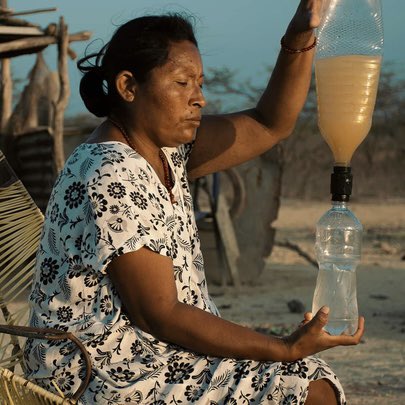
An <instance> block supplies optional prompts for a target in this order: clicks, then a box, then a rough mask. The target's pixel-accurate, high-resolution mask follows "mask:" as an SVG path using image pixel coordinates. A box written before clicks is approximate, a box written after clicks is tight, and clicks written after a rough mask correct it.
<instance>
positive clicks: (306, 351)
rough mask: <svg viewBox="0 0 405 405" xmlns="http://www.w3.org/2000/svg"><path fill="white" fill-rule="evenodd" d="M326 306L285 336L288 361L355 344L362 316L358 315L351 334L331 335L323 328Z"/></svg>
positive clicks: (357, 339)
mask: <svg viewBox="0 0 405 405" xmlns="http://www.w3.org/2000/svg"><path fill="white" fill-rule="evenodd" d="M328 313H329V308H328V307H322V308H321V309H320V310H319V311H318V312H317V313H316V315H315V316H314V317H313V318H312V319H311V320H310V321H308V322H305V324H303V325H302V326H301V327H300V328H298V329H297V330H296V331H294V332H293V333H292V334H291V335H290V336H287V337H286V338H284V339H285V342H286V344H287V346H288V348H289V353H290V356H289V357H291V358H290V359H289V361H295V360H298V359H302V358H303V357H306V356H309V355H311V354H315V353H318V352H321V351H323V350H326V349H330V348H332V347H335V346H350V345H357V344H359V343H360V340H361V338H362V336H363V333H364V318H363V317H359V325H358V329H357V331H356V333H355V334H354V335H352V336H349V335H339V336H332V335H330V334H329V333H328V332H326V331H325V330H324V329H323V328H324V326H325V325H326V324H327V323H328Z"/></svg>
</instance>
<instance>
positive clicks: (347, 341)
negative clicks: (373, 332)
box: [336, 316, 365, 346]
mask: <svg viewBox="0 0 405 405" xmlns="http://www.w3.org/2000/svg"><path fill="white" fill-rule="evenodd" d="M364 324H365V320H364V317H362V316H360V317H359V323H358V328H357V331H356V333H355V334H354V335H352V336H350V335H340V336H336V337H337V338H340V341H339V343H338V344H339V345H342V346H350V345H357V344H359V343H360V340H361V338H362V337H363V334H364Z"/></svg>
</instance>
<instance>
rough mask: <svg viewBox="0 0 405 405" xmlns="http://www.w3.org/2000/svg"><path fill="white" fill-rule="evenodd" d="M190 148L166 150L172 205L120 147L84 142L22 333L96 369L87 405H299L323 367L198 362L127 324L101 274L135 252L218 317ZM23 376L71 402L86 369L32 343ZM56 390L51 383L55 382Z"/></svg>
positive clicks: (54, 201) (55, 196)
mask: <svg viewBox="0 0 405 405" xmlns="http://www.w3.org/2000/svg"><path fill="white" fill-rule="evenodd" d="M190 150H191V145H184V146H182V147H180V148H177V149H176V148H164V153H165V154H166V156H167V158H168V162H169V165H170V167H171V170H172V171H173V173H174V178H175V185H174V188H173V193H174V196H175V199H176V203H175V204H173V205H172V204H171V202H170V199H169V195H168V192H167V190H166V188H165V187H164V186H163V185H162V184H161V182H160V180H159V178H158V177H157V175H156V173H155V172H154V171H153V169H152V168H151V166H150V165H149V164H148V163H147V162H146V161H145V160H144V159H143V158H142V157H141V156H140V155H139V154H137V153H136V152H135V151H133V150H132V149H131V148H129V147H128V146H126V145H125V144H123V143H120V142H105V143H99V144H83V145H81V146H79V147H78V148H77V149H76V150H75V151H74V152H73V154H72V155H71V156H70V158H69V159H68V161H67V162H66V165H65V167H64V169H63V171H62V172H61V174H60V176H59V177H58V179H57V181H56V183H55V186H54V189H53V192H52V195H51V197H50V201H49V204H48V208H47V213H46V220H45V224H44V229H43V233H42V240H41V245H40V249H39V252H38V255H37V269H36V274H35V279H34V284H33V289H32V292H31V295H30V301H31V304H32V313H31V319H30V324H31V325H32V326H35V327H52V328H59V329H63V330H69V331H71V332H73V333H75V334H76V335H77V336H78V337H79V338H80V339H81V341H82V342H83V343H84V345H85V347H86V349H87V351H88V352H89V354H90V356H91V358H92V362H93V374H92V379H91V382H90V385H89V387H88V388H87V390H86V392H85V394H84V395H83V397H82V398H81V400H80V402H81V403H83V404H125V403H130V404H162V405H163V404H182V405H184V404H303V403H304V402H305V399H306V396H307V392H308V384H309V382H310V381H312V380H316V379H319V378H326V379H329V380H330V381H331V382H332V383H333V384H334V386H335V387H336V390H337V392H338V393H339V395H340V401H341V404H344V403H345V399H344V394H343V391H342V388H341V386H340V383H339V381H338V380H337V378H336V376H335V375H334V374H333V372H332V371H331V370H330V368H329V367H328V366H327V365H326V364H325V363H324V362H323V361H322V360H320V359H317V358H314V357H309V358H305V359H303V360H300V361H296V362H292V363H281V362H258V361H251V360H236V359H228V358H217V357H212V356H204V355H200V354H197V353H193V352H190V351H188V350H185V349H183V348H181V347H179V346H176V345H173V344H168V343H166V342H162V341H159V340H158V339H156V338H155V337H153V336H151V335H150V334H148V333H146V332H143V331H142V330H140V329H139V328H137V327H136V326H134V325H131V323H130V322H129V320H128V318H127V316H126V314H125V311H124V310H123V307H122V303H121V301H120V298H119V296H118V294H117V293H116V291H115V289H114V287H113V285H112V284H111V281H110V279H109V277H108V275H107V273H106V268H107V266H108V264H109V263H110V261H111V260H112V259H113V258H114V257H116V256H118V255H122V254H125V253H127V252H131V251H135V250H137V249H139V248H141V247H143V246H145V247H148V248H149V249H151V250H153V251H155V252H158V253H159V254H161V255H165V256H169V257H171V258H172V260H173V265H174V278H175V281H176V286H177V294H178V298H179V300H181V301H182V302H184V303H187V304H189V305H194V306H196V307H198V308H201V309H203V310H205V311H208V312H211V313H213V314H215V315H218V316H219V314H218V311H217V308H216V306H215V304H214V303H213V301H212V300H211V298H210V296H209V295H208V291H207V286H206V280H205V275H204V265H203V258H202V254H201V250H200V242H199V239H198V232H197V228H196V224H195V220H194V213H193V204H192V198H191V195H190V190H189V186H188V183H187V177H186V171H185V162H186V160H187V157H188V154H189V152H190ZM25 360H26V364H27V367H28V369H27V377H28V378H34V379H36V381H37V383H38V384H40V385H42V386H44V387H45V388H47V389H49V390H51V391H55V388H54V384H53V383H56V385H57V386H58V387H59V389H60V390H61V391H62V392H63V393H64V394H65V395H70V394H72V392H74V391H75V390H76V389H77V388H78V386H79V385H80V383H81V381H82V379H83V371H82V366H83V359H82V358H81V356H80V354H79V353H78V352H77V351H76V350H74V349H73V348H72V345H71V344H70V343H66V342H62V343H60V342H52V341H39V340H38V341H37V340H35V341H33V340H28V342H27V345H26V348H25ZM52 381H53V383H52Z"/></svg>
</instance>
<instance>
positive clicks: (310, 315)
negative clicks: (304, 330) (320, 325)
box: [298, 312, 312, 328]
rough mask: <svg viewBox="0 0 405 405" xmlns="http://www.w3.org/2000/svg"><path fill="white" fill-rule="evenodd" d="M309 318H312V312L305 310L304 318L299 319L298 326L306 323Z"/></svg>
mask: <svg viewBox="0 0 405 405" xmlns="http://www.w3.org/2000/svg"><path fill="white" fill-rule="evenodd" d="M311 319H312V312H305V314H304V319H303V320H302V321H301V323H300V324H299V325H298V327H299V328H301V327H302V326H304V325H306V324H307V323H308V322H309V321H310V320H311Z"/></svg>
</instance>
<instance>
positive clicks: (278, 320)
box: [210, 201, 405, 405]
mask: <svg viewBox="0 0 405 405" xmlns="http://www.w3.org/2000/svg"><path fill="white" fill-rule="evenodd" d="M328 207H329V204H328V202H325V203H318V202H297V201H282V203H281V207H280V211H279V217H278V219H277V221H276V222H275V223H274V224H273V226H274V227H276V229H277V234H276V239H277V241H278V242H285V241H288V242H289V243H291V244H294V245H297V246H299V248H300V250H301V251H302V252H304V253H307V254H308V255H309V256H311V257H313V256H314V253H313V245H314V227H315V223H316V221H317V220H318V218H319V217H320V216H321V215H322V214H323V213H324V212H325V211H326V210H327V209H328ZM351 208H352V210H353V211H354V212H355V213H356V215H357V216H358V217H359V219H360V220H361V222H362V223H363V225H364V229H365V231H364V240H363V257H362V261H361V264H360V266H359V268H358V270H357V290H358V302H359V311H360V313H361V314H362V315H364V316H365V318H366V333H365V335H364V338H363V341H362V342H361V344H359V345H358V346H355V347H338V348H334V349H332V350H328V351H325V352H323V353H321V354H320V356H321V357H322V358H324V359H325V360H326V361H327V362H328V363H329V364H330V365H331V366H332V368H333V369H334V371H335V372H336V374H337V375H338V376H339V378H340V379H341V381H342V384H343V386H344V388H345V391H346V396H347V400H348V404H349V405H350V404H353V405H363V404H364V405H366V404H367V405H368V404H379V405H388V404H390V405H400V404H401V405H403V404H405V201H383V202H369V203H361V204H360V203H353V204H351ZM316 276H317V269H316V268H315V267H314V266H313V265H311V264H310V263H309V262H308V261H307V260H305V259H304V258H303V257H302V256H301V255H299V254H298V253H297V251H294V250H291V249H288V248H284V247H280V246H275V248H274V250H273V253H272V255H271V256H270V258H268V260H267V265H266V267H265V269H264V271H263V272H262V274H261V275H260V277H259V278H258V279H257V280H255V282H254V283H252V285H244V286H242V287H241V288H240V289H239V290H235V288H233V287H225V288H224V287H218V286H210V292H211V294H212V295H213V296H214V299H215V301H216V303H217V305H218V306H219V308H220V311H221V314H222V316H223V317H224V318H226V319H229V320H233V321H235V322H238V323H241V324H245V325H248V326H250V327H253V328H256V329H261V330H264V331H272V332H276V333H286V332H288V330H291V329H292V328H294V327H295V326H296V325H297V324H298V323H299V322H300V321H301V320H302V312H300V313H292V312H290V310H289V307H288V305H287V303H288V302H289V301H291V300H299V301H301V303H302V304H303V305H304V306H305V310H310V309H311V302H312V294H313V291H314V287H315V282H316Z"/></svg>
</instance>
